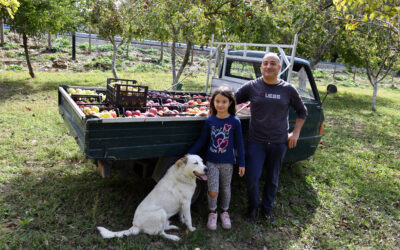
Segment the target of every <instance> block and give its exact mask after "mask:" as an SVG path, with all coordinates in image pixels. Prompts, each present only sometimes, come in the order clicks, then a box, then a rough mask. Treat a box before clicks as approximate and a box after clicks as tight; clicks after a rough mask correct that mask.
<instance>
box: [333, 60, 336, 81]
mask: <svg viewBox="0 0 400 250" xmlns="http://www.w3.org/2000/svg"><path fill="white" fill-rule="evenodd" d="M335 74H336V62H335V64H334V66H333V74H332V77H333V82H336V78H335Z"/></svg>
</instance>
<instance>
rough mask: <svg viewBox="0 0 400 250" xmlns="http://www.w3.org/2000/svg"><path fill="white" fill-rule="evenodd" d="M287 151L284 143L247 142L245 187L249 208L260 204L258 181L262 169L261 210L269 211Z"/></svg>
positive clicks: (272, 204)
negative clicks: (264, 175)
mask: <svg viewBox="0 0 400 250" xmlns="http://www.w3.org/2000/svg"><path fill="white" fill-rule="evenodd" d="M286 151H287V144H286V143H257V142H250V141H249V142H248V143H247V146H246V174H245V176H246V185H247V195H248V205H249V208H250V209H252V208H258V206H259V203H260V194H259V181H260V177H261V174H262V171H263V167H264V161H265V171H267V173H266V179H265V184H264V190H263V196H262V208H263V209H265V211H271V210H272V208H273V206H274V199H275V197H276V192H277V190H278V181H279V173H280V170H281V166H282V162H283V158H284V156H285V153H286Z"/></svg>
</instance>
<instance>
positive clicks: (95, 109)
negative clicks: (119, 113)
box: [91, 106, 100, 113]
mask: <svg viewBox="0 0 400 250" xmlns="http://www.w3.org/2000/svg"><path fill="white" fill-rule="evenodd" d="M91 109H92V110H93V111H96V112H97V113H98V112H100V109H99V107H97V106H92V108H91Z"/></svg>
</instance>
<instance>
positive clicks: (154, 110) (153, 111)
mask: <svg viewBox="0 0 400 250" xmlns="http://www.w3.org/2000/svg"><path fill="white" fill-rule="evenodd" d="M149 113H152V114H154V115H156V114H157V109H155V108H151V109H149Z"/></svg>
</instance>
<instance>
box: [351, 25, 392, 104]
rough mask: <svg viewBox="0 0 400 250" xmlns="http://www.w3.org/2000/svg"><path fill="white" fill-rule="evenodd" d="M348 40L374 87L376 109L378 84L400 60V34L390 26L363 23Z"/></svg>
mask: <svg viewBox="0 0 400 250" xmlns="http://www.w3.org/2000/svg"><path fill="white" fill-rule="evenodd" d="M347 41H348V42H350V43H351V44H352V47H353V48H354V50H355V51H356V54H357V55H358V56H359V57H360V59H361V62H362V63H363V66H364V67H365V69H366V70H367V75H368V80H369V82H370V84H371V86H372V87H373V95H372V110H373V111H376V100H377V93H378V86H379V84H380V82H381V81H382V80H383V79H384V78H385V77H386V76H387V75H388V73H389V72H390V70H391V69H392V68H393V67H394V66H395V64H396V62H398V61H399V55H400V39H399V35H398V34H397V33H396V32H395V31H394V30H393V29H391V28H390V27H378V26H376V25H373V24H370V23H362V24H360V25H358V26H357V28H356V29H355V30H353V31H352V33H351V35H349V36H348V40H347Z"/></svg>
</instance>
